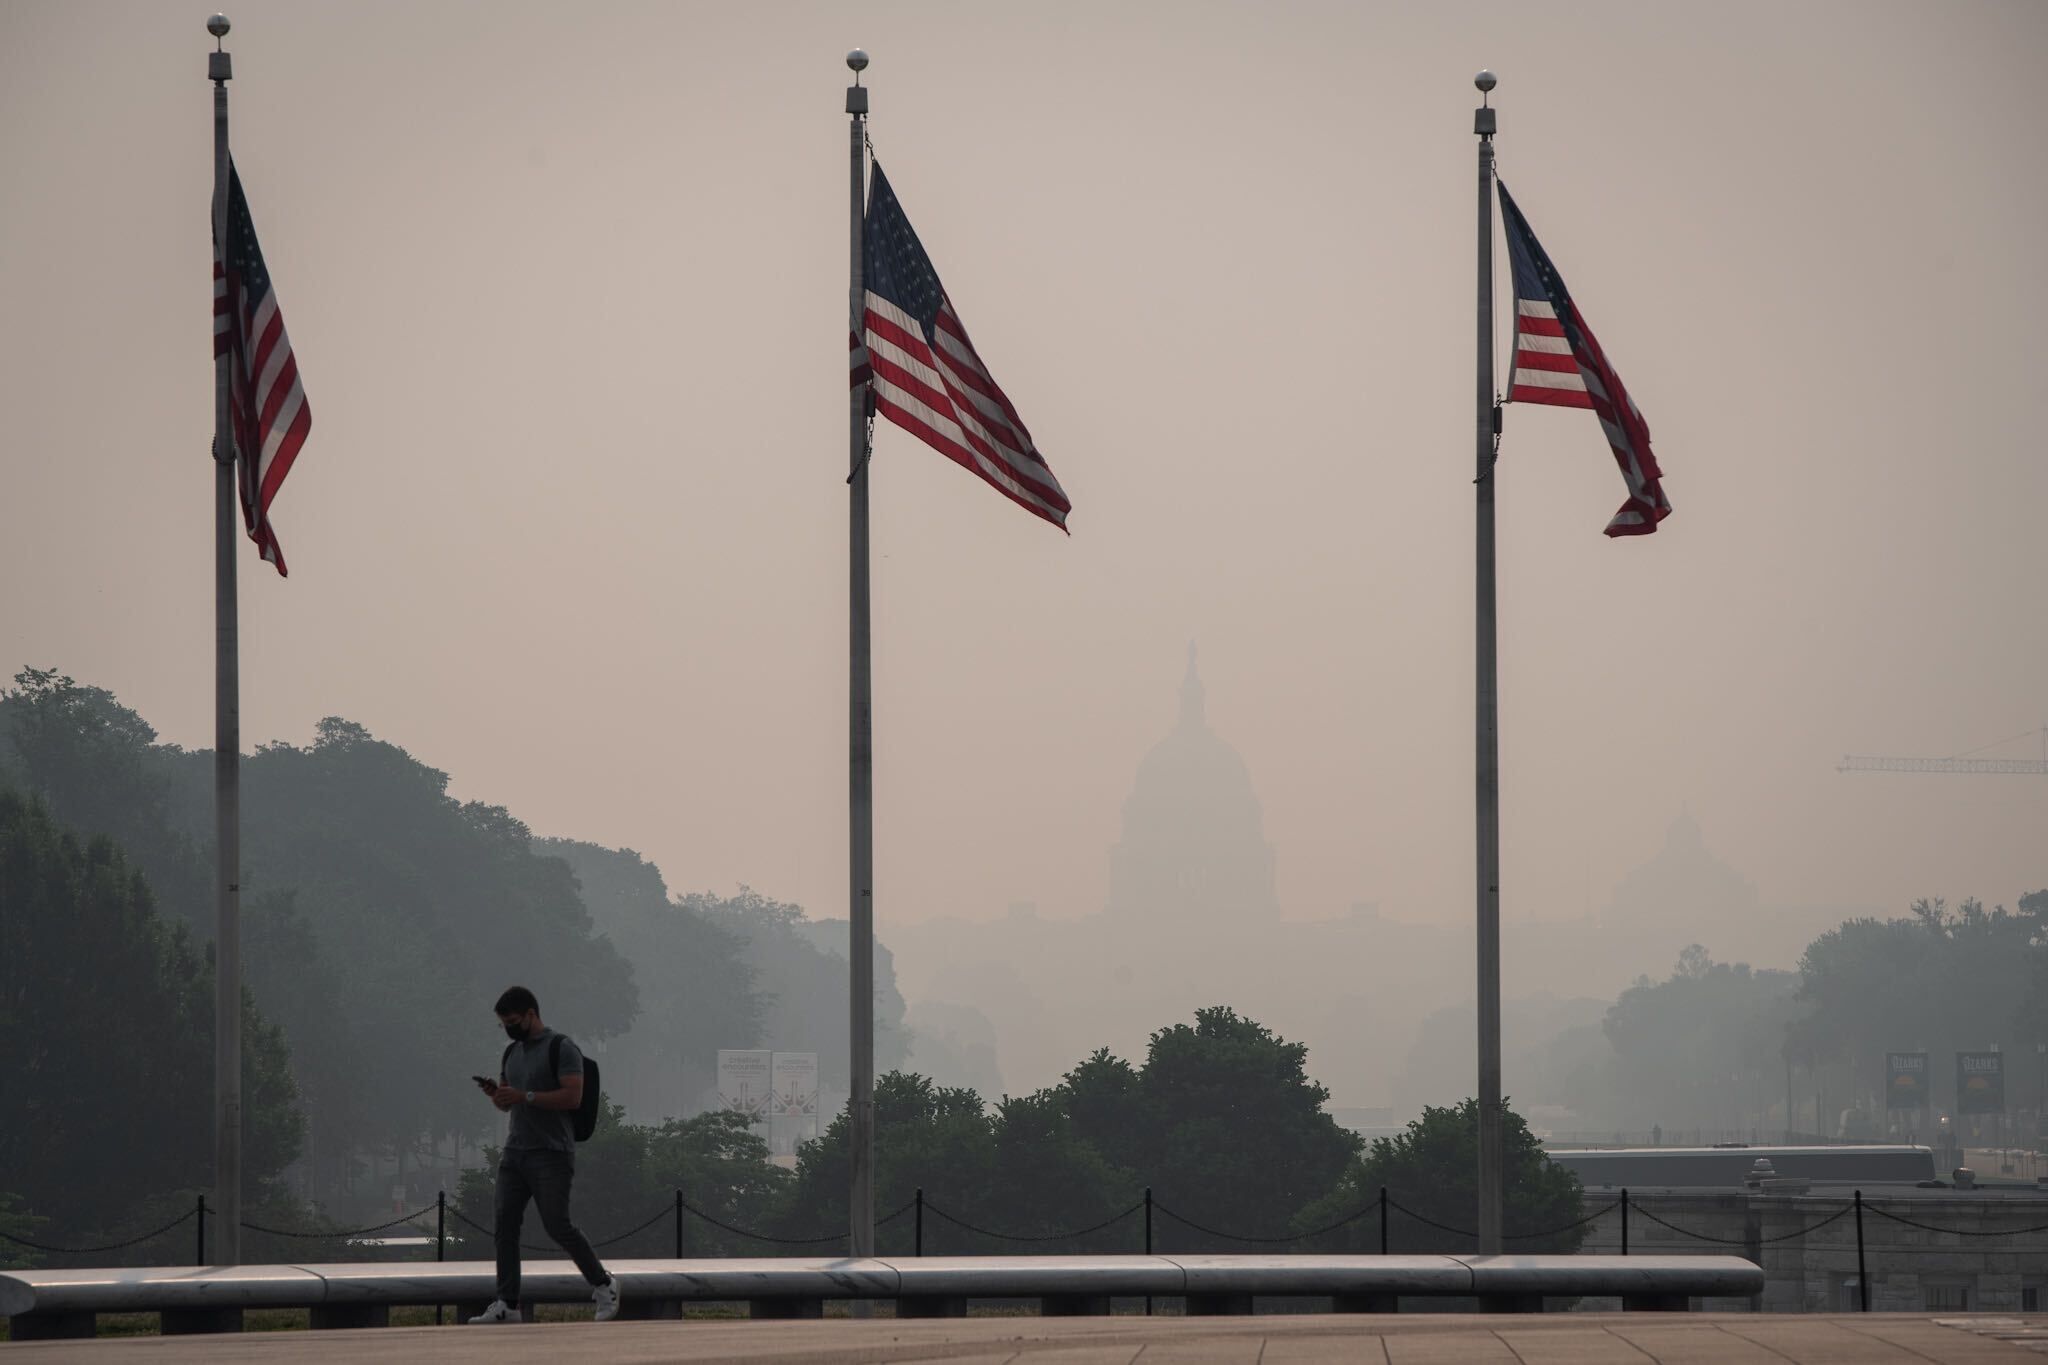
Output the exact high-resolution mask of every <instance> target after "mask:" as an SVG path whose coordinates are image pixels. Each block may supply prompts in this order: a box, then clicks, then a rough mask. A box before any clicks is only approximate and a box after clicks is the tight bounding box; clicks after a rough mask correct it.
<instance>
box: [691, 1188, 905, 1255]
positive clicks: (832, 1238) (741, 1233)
mask: <svg viewBox="0 0 2048 1365" xmlns="http://www.w3.org/2000/svg"><path fill="white" fill-rule="evenodd" d="M676 1202H677V1203H678V1204H680V1205H682V1208H683V1211H684V1212H686V1213H692V1214H695V1215H696V1216H697V1217H699V1218H701V1219H703V1220H704V1221H705V1222H707V1223H709V1224H711V1226H712V1227H715V1228H719V1229H721V1230H723V1231H725V1232H730V1233H732V1234H733V1235H734V1236H735V1237H750V1238H752V1239H753V1240H754V1241H756V1242H768V1243H772V1244H773V1245H775V1246H785V1247H814V1246H822V1245H824V1244H825V1243H827V1242H839V1241H844V1240H845V1239H846V1234H845V1233H843V1232H829V1233H826V1234H825V1235H824V1236H823V1237H777V1236H774V1235H773V1234H771V1233H766V1232H749V1231H747V1230H746V1229H745V1228H736V1227H734V1226H733V1225H732V1224H730V1223H727V1222H723V1221H721V1220H720V1219H717V1218H713V1217H712V1216H711V1215H710V1214H708V1213H706V1212H704V1210H702V1209H700V1208H698V1207H697V1206H696V1205H694V1204H692V1203H690V1202H689V1201H688V1200H686V1199H678V1200H677V1201H676ZM900 1212H901V1210H898V1213H900ZM892 1216H893V1215H892ZM876 1226H878V1227H879V1226H880V1224H877V1225H876Z"/></svg>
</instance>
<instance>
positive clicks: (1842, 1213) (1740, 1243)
mask: <svg viewBox="0 0 2048 1365" xmlns="http://www.w3.org/2000/svg"><path fill="white" fill-rule="evenodd" d="M1866 1207H1867V1206H1866ZM1629 1209H1630V1211H1631V1212H1634V1213H1639V1214H1641V1215H1642V1216H1643V1217H1645V1218H1647V1219H1649V1220H1650V1221H1651V1222H1653V1223H1655V1224H1657V1225H1658V1226H1660V1227H1667V1228H1670V1229H1671V1230H1672V1231H1673V1232H1675V1233H1678V1234H1679V1235H1680V1236H1684V1237H1690V1238H1693V1239H1694V1240H1695V1241H1700V1242H1713V1243H1715V1244H1716V1245H1719V1246H1724V1247H1744V1246H1768V1245H1770V1244H1771V1243H1772V1242H1789V1241H1791V1240H1792V1239H1793V1238H1795V1237H1804V1236H1805V1235H1806V1234H1807V1233H1809V1232H1818V1231H1820V1230H1821V1229H1822V1228H1824V1227H1826V1226H1827V1225H1828V1224H1830V1223H1832V1222H1834V1221H1835V1220H1836V1219H1838V1218H1847V1217H1848V1216H1849V1215H1850V1214H1851V1213H1854V1212H1855V1211H1856V1206H1855V1205H1854V1204H1844V1205H1843V1206H1842V1207H1841V1208H1839V1209H1836V1210H1835V1211H1834V1212H1833V1213H1831V1214H1829V1215H1828V1216H1827V1217H1825V1218H1823V1219H1821V1220H1820V1221H1819V1222H1818V1223H1809V1224H1807V1225H1806V1226H1805V1227H1803V1228H1800V1229H1798V1230H1796V1231H1794V1232H1785V1233H1780V1234H1779V1235H1778V1236H1776V1237H1759V1238H1757V1239H1755V1241H1754V1242H1752V1241H1751V1240H1750V1239H1749V1238H1746V1237H1711V1236H1709V1235H1707V1234H1706V1233H1704V1232H1694V1231H1693V1230H1692V1229H1691V1228H1682V1227H1680V1226H1678V1224H1676V1223H1670V1222H1666V1221H1665V1220H1664V1219H1662V1218H1659V1217H1658V1216H1657V1215H1656V1214H1654V1213H1651V1212H1650V1211H1649V1210H1648V1209H1646V1208H1644V1207H1643V1205H1642V1203H1641V1202H1640V1201H1635V1202H1631V1203H1630V1204H1629Z"/></svg>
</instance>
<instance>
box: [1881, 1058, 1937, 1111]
mask: <svg viewBox="0 0 2048 1365" xmlns="http://www.w3.org/2000/svg"><path fill="white" fill-rule="evenodd" d="M1884 1107H1885V1108H1887V1109H1925V1108H1926V1107H1927V1054H1926V1053H1924V1052H1887V1053H1885V1054H1884Z"/></svg>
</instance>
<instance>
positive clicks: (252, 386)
mask: <svg viewBox="0 0 2048 1365" xmlns="http://www.w3.org/2000/svg"><path fill="white" fill-rule="evenodd" d="M213 353H214V355H215V356H216V357H219V356H223V355H224V356H227V357H228V373H229V376H230V386H229V402H228V410H229V413H230V416H231V418H232V424H233V427H234V437H235V452H236V455H237V457H238V458H237V466H238V468H237V473H238V475H239V476H240V477H239V482H240V484H241V489H242V520H243V523H244V524H245V525H246V526H247V527H248V529H249V539H251V540H253V541H255V542H256V545H257V547H258V548H259V549H260V550H261V551H262V552H263V557H264V558H265V559H267V560H269V561H270V562H271V563H272V564H275V565H276V566H277V572H278V573H279V575H283V573H284V572H285V567H284V552H283V551H281V550H280V549H278V546H277V533H276V532H275V531H274V530H273V529H272V527H271V525H270V504H271V502H272V500H273V499H275V498H276V497H277V489H278V486H279V485H280V484H282V483H283V482H284V476H285V475H287V474H289V473H291V469H292V461H293V460H295V459H297V458H298V454H299V447H301V446H303V445H304V444H305V443H306V433H307V432H308V431H310V430H312V427H313V414H312V412H311V410H310V409H308V408H307V406H306V393H305V390H304V389H302V388H301V387H300V386H299V363H298V361H297V360H296V359H295V358H294V357H293V355H292V343H291V338H290V337H288V336H286V335H285V331H284V315H283V314H281V313H279V312H278V310H277V291H276V290H275V289H273V288H271V286H270V270H269V268H268V267H266V266H265V265H264V264H263V249H262V248H261V247H259V246H258V245H257V244H256V224H255V222H254V221H253V220H252V219H251V218H250V217H249V201H248V200H247V199H244V198H243V197H242V177H241V176H240V175H238V174H236V172H235V168H234V164H233V163H232V162H230V163H229V165H228V251H227V262H226V267H225V269H223V267H222V262H221V253H220V243H219V242H218V241H216V242H215V243H214V250H213Z"/></svg>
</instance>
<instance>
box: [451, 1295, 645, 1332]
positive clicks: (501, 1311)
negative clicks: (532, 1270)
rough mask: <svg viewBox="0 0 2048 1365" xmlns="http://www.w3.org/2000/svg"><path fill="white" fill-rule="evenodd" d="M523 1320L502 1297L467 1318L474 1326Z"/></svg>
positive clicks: (615, 1309)
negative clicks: (508, 1306) (507, 1305)
mask: <svg viewBox="0 0 2048 1365" xmlns="http://www.w3.org/2000/svg"><path fill="white" fill-rule="evenodd" d="M612 1311H613V1312H617V1311H618V1309H617V1308H616V1307H614V1308H613V1309H612ZM525 1321H526V1319H525V1318H522V1317H520V1316H519V1310H518V1309H517V1308H507V1307H506V1306H505V1301H504V1300H503V1299H492V1300H491V1306H490V1307H489V1308H486V1309H485V1310H484V1311H483V1312H481V1313H479V1314H477V1315H476V1316H475V1317H473V1318H471V1319H470V1320H469V1325H470V1326H472V1327H474V1326H476V1325H477V1324H478V1323H490V1322H525Z"/></svg>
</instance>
